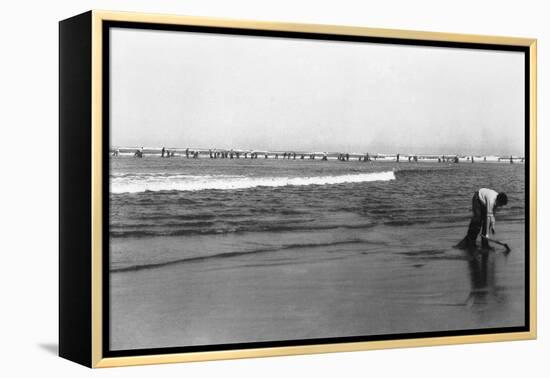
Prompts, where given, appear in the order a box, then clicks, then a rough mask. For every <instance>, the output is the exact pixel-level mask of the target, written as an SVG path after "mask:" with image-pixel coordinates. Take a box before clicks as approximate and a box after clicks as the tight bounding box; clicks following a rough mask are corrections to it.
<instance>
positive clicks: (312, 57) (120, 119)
mask: <svg viewBox="0 0 550 378" xmlns="http://www.w3.org/2000/svg"><path fill="white" fill-rule="evenodd" d="M59 36H60V56H59V58H60V59H59V62H60V63H59V64H60V66H59V69H60V84H59V85H60V88H59V89H60V109H59V114H60V250H59V253H60V258H59V261H60V269H59V274H60V277H59V280H60V284H59V287H60V298H59V301H60V311H59V314H60V315H59V317H60V319H59V320H60V326H59V330H60V332H59V353H60V355H61V356H62V357H64V358H67V359H69V360H72V361H75V362H77V363H80V364H83V365H86V366H89V367H108V366H121V365H138V364H150V363H167V362H183V361H200V360H211V359H230V358H243V357H256V356H275V355H289V354H306V353H321V352H337V351H352V350H367V349H380V348H394V347H408V346H428V345H443V344H457V343H473V342H488V341H505V340H519V339H533V338H535V337H536V287H535V284H536V40H535V39H527V38H512V37H495V36H478V35H462V34H446V33H434V32H419V31H404V30H386V29H372V28H365V27H355V26H331V25H311V24H289V23H271V22H256V21H240V20H239V21H237V20H227V19H212V18H200V17H185V16H171V15H152V14H136V13H117V12H105V11H90V12H87V13H84V14H81V15H78V16H75V17H73V18H70V19H67V20H64V21H61V22H60V33H59Z"/></svg>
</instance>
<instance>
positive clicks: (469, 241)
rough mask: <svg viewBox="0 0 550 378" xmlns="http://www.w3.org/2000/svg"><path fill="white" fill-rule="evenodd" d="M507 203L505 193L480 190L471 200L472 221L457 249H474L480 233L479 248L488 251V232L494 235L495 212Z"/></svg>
mask: <svg viewBox="0 0 550 378" xmlns="http://www.w3.org/2000/svg"><path fill="white" fill-rule="evenodd" d="M507 203H508V197H507V196H506V193H498V192H496V191H494V190H492V189H487V188H481V189H479V190H478V191H477V192H476V193H474V197H473V198H472V219H471V220H470V226H469V227H468V233H467V234H466V236H465V237H464V239H462V241H461V242H460V243H458V245H457V247H459V248H465V249H467V248H475V247H476V240H477V236H478V235H479V233H480V231H481V235H482V236H484V237H482V238H481V248H483V249H488V248H489V242H488V240H487V239H486V238H488V237H489V232H491V233H493V234H494V233H495V211H496V209H497V208H499V207H502V206H505V205H506V204H507Z"/></svg>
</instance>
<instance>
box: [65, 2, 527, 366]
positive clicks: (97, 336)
mask: <svg viewBox="0 0 550 378" xmlns="http://www.w3.org/2000/svg"><path fill="white" fill-rule="evenodd" d="M109 22H123V23H132V24H135V25H148V26H151V25H170V26H180V25H185V26H192V27H211V28H220V29H232V30H234V29H238V30H241V31H247V30H250V31H269V32H279V33H302V34H316V35H321V36H327V35H330V36H334V37H338V36H346V37H357V38H364V37H368V38H381V39H393V40H399V41H402V42H403V43H405V42H407V41H416V42H418V41H420V42H422V43H428V44H429V43H433V44H434V45H436V46H438V45H439V44H445V45H446V46H449V45H453V44H470V45H476V46H484V45H486V46H515V47H519V48H521V49H524V51H525V53H526V54H527V55H526V56H528V67H526V69H527V72H528V79H527V83H528V88H529V90H528V100H529V101H528V104H527V106H528V122H529V135H528V137H529V151H528V152H529V154H528V155H527V152H526V159H527V161H528V162H529V171H528V177H529V183H528V184H529V186H528V188H529V192H528V196H529V219H528V220H526V221H528V223H529V235H526V239H528V242H529V251H528V272H529V276H528V282H529V286H528V289H529V291H528V293H527V298H526V299H528V304H529V307H528V310H529V311H528V315H529V319H528V327H527V328H528V329H526V330H524V331H519V332H503V333H488V334H474V335H452V336H443V337H419V338H406V339H387V340H375V341H360V342H342V343H329V344H308V345H294V346H273V347H257V348H245V349H230V350H210V351H196V352H184V353H178V352H170V353H158V354H144V355H131V356H130V355H129V356H105V354H104V345H103V335H104V333H103V331H104V298H103V297H104V292H105V291H104V290H105V287H104V274H105V270H104V255H103V244H104V242H105V235H104V234H103V233H104V195H105V186H104V184H105V183H104V177H105V174H106V173H105V172H104V169H105V165H104V159H105V154H104V151H105V146H104V143H105V140H106V139H105V133H104V126H103V120H104V116H105V115H104V113H103V108H104V97H103V95H104V83H105V77H104V76H103V73H104V69H105V64H106V63H105V61H104V59H103V51H104V48H105V45H104V39H105V30H106V29H105V25H106V24H107V23H109ZM536 54H537V41H536V39H530V38H515V37H501V36H483V35H469V34H454V33H436V32H424V31H412V30H393V29H378V28H367V27H356V26H335V25H316V24H295V23H283V22H264V21H261V22H260V21H250V20H231V19H219V18H209V17H189V16H175V15H161V14H144V13H127V12H111V11H100V10H93V11H90V12H87V13H85V14H82V15H79V16H75V17H73V18H71V19H68V20H65V21H61V23H60V92H61V93H60V129H61V131H60V139H61V140H60V166H61V173H60V187H61V194H60V198H61V201H60V219H61V220H60V222H61V230H60V235H61V236H60V355H61V356H62V357H65V358H68V359H70V360H73V361H75V362H78V363H81V364H83V365H86V366H89V367H94V368H96V367H114V366H129V365H143V364H160V363H173V362H187V361H207V360H217V359H237V358H250V357H266V356H283V355H298V354H310V353H328V352H347V351H361V350H372V349H385V348H402V347H418V346H434V345H448V344H466V343H480V342H495V341H512V340H526V339H535V338H536V334H537V333H536V329H537V326H536V322H537V317H536V314H537V307H536V302H537V298H536V284H537V279H536V271H537V264H536V247H537V246H536V242H537V239H536V235H537V231H536V227H537V219H536V209H537V160H536V159H537V143H536V142H537V133H536V130H537V128H536V124H537V107H536V98H537V88H536V85H537V79H536V77H537V76H536V75H537V73H536V71H537V58H536ZM74 66H78V67H74ZM75 88H77V89H75ZM75 109H77V111H75ZM83 122H84V123H86V124H87V126H83V125H82V123H83ZM75 141H78V143H77V144H80V145H81V146H82V145H86V146H88V149H87V150H83V151H82V150H78V151H77V150H75V149H72V147H70V146H69V145H70V144H72V143H75ZM81 155H82V156H83V158H84V159H87V160H84V161H86V162H89V163H90V164H89V168H88V169H85V170H84V171H82V172H80V173H78V175H81V176H79V177H81V178H80V179H79V178H76V179H75V178H74V177H75V176H74V175H77V173H76V172H77V171H78V170H82V169H83V168H82V166H79V167H74V166H73V165H71V162H70V160H71V156H77V157H80V156H81ZM69 176H71V177H73V181H72V182H69V179H68V178H69ZM75 180H77V181H76V184H75ZM78 180H80V181H78ZM83 199H85V200H83ZM79 201H80V202H82V205H81V206H82V207H81V208H80V209H79V208H75V206H74V204H75V203H78V202H79ZM76 212H78V214H77V213H76ZM82 212H84V213H82ZM79 217H80V218H86V219H85V220H83V221H80V220H78V219H80V218H79ZM75 220H78V221H75ZM69 234H72V235H73V236H68V235H69Z"/></svg>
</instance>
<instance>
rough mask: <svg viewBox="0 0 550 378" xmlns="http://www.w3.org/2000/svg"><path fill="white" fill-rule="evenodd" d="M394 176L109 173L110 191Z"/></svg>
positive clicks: (232, 187) (390, 175) (300, 183)
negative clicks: (129, 174) (127, 174)
mask: <svg viewBox="0 0 550 378" xmlns="http://www.w3.org/2000/svg"><path fill="white" fill-rule="evenodd" d="M390 180H395V174H394V172H393V171H385V172H371V173H358V174H350V175H339V176H313V177H248V176H227V175H204V176H191V175H171V176H156V175H143V176H139V175H135V176H126V177H117V176H115V177H111V193H139V192H145V191H153V192H158V191H161V190H176V191H198V190H208V189H217V190H237V189H249V188H255V187H272V188H274V187H280V186H290V185H294V186H304V185H335V184H346V183H358V182H369V181H390Z"/></svg>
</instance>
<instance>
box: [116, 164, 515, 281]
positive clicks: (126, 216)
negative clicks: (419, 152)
mask: <svg viewBox="0 0 550 378" xmlns="http://www.w3.org/2000/svg"><path fill="white" fill-rule="evenodd" d="M524 168H525V166H524V165H523V164H482V163H479V164H475V163H474V164H454V163H443V164H441V163H407V162H404V163H399V164H397V163H391V162H376V163H364V162H357V161H355V162H341V161H320V160H288V159H287V160H283V159H279V160H275V159H268V160H265V159H242V158H241V159H233V160H230V159H207V158H206V159H205V158H203V159H185V158H170V159H167V158H164V159H161V158H159V157H146V158H143V159H136V158H112V159H111V172H110V192H111V194H110V238H111V244H112V246H113V248H112V254H111V269H112V270H115V271H116V270H121V269H136V268H145V267H147V266H149V265H155V264H165V263H170V262H179V261H184V260H186V259H193V258H199V257H214V256H220V257H226V255H228V254H235V253H254V252H261V251H264V250H277V249H280V248H282V249H284V248H287V247H288V246H289V245H290V246H292V247H296V246H299V244H300V243H301V242H303V243H304V245H305V246H310V245H311V244H315V243H319V246H320V247H327V246H328V245H330V244H331V243H336V244H342V243H343V244H345V243H360V242H361V240H362V239H361V237H360V235H361V232H362V231H364V230H368V229H372V228H373V227H375V226H378V225H385V226H389V227H391V228H393V233H394V234H395V235H399V234H400V232H401V231H400V230H401V229H402V228H403V227H409V226H412V225H421V224H439V225H444V224H446V223H453V222H463V223H464V231H465V230H466V226H467V222H468V218H469V216H470V214H471V197H472V195H473V193H474V191H476V190H478V189H479V188H482V187H487V188H494V189H495V190H498V191H504V192H506V193H507V194H508V197H509V200H510V202H509V206H507V207H505V208H503V209H502V210H500V211H499V214H498V216H497V217H498V220H500V221H501V220H514V221H524V214H525V208H524V202H525V199H524V191H525V180H524V174H525V169H524ZM497 229H498V225H497ZM318 232H322V237H320V238H319V240H317V239H316V238H308V237H304V235H307V233H311V234H312V235H317V233H318ZM298 233H299V237H296V238H294V237H293V235H298ZM232 234H234V235H241V236H243V237H242V238H241V239H242V241H243V244H242V245H241V244H234V243H231V245H228V246H222V247H220V248H218V247H217V245H216V246H214V245H215V244H216V243H214V244H213V245H212V247H209V246H208V245H206V243H201V246H200V248H199V247H197V246H195V245H193V243H191V244H190V245H187V243H186V242H185V240H186V239H185V238H184V237H192V236H203V238H202V239H201V240H203V241H204V240H206V238H205V237H206V236H208V235H211V236H212V237H215V238H216V240H219V239H220V237H222V236H230V235H232ZM256 234H258V235H260V234H261V235H262V237H261V240H254V235H256ZM269 234H271V235H272V238H268V237H266V236H267V235H269ZM346 236H347V237H346ZM462 236H463V235H461V234H458V235H455V237H456V240H457V241H458V240H460V238H461V237H462ZM160 237H162V240H163V241H165V240H169V238H168V239H167V237H174V239H175V240H181V244H180V245H177V247H176V248H169V251H168V250H162V251H157V250H155V251H151V250H145V251H142V250H140V245H143V243H144V242H145V240H149V239H154V238H160ZM127 239H130V240H132V241H139V242H136V243H135V245H134V246H133V247H132V248H118V246H119V245H121V246H125V245H127V243H124V240H127ZM249 239H252V240H253V243H249ZM267 239H269V240H267ZM262 240H264V242H263V243H262ZM231 241H232V242H235V241H237V238H232V239H231ZM365 243H367V244H368V243H369V241H368V240H365ZM169 244H171V243H169Z"/></svg>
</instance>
